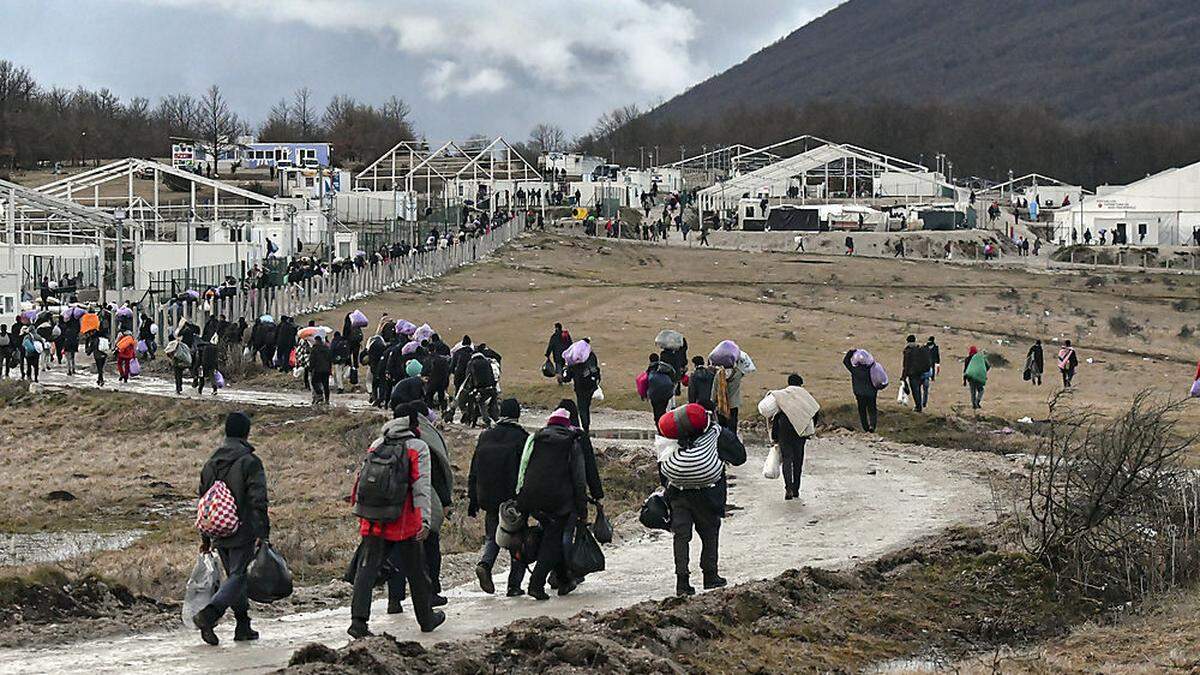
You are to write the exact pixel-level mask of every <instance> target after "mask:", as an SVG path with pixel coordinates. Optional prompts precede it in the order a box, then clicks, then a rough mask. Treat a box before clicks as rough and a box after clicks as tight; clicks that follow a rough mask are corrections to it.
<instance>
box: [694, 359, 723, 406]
mask: <svg viewBox="0 0 1200 675" xmlns="http://www.w3.org/2000/svg"><path fill="white" fill-rule="evenodd" d="M692 365H693V366H695V367H694V368H693V369H692V374H691V377H690V378H689V379H688V403H699V404H700V405H702V406H704V407H706V408H710V407H712V406H713V397H712V394H713V384H714V383H715V382H716V380H717V373H716V371H715V370H713V369H712V368H710V367H708V366H706V365H704V357H703V356H693V357H692Z"/></svg>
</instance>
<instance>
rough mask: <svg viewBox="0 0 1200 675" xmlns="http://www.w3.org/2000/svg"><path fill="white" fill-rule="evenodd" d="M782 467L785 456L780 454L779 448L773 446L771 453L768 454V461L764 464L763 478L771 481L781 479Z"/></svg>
mask: <svg viewBox="0 0 1200 675" xmlns="http://www.w3.org/2000/svg"><path fill="white" fill-rule="evenodd" d="M782 467H783V455H782V454H781V453H780V452H779V446H778V445H772V446H771V451H770V452H768V453H767V461H765V462H763V478H768V479H770V480H775V479H776V478H779V474H780V473H781V468H782Z"/></svg>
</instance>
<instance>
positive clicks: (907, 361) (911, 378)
mask: <svg viewBox="0 0 1200 675" xmlns="http://www.w3.org/2000/svg"><path fill="white" fill-rule="evenodd" d="M932 367H933V364H931V363H930V360H929V350H928V349H926V348H925V345H919V344H917V336H915V335H909V336H908V338H907V339H906V340H905V345H904V372H903V377H904V382H905V383H906V384H907V385H908V393H909V395H910V396H912V400H913V405H914V407H915V408H916V411H917V412H921V411H922V410H924V409H925V396H924V393H923V392H924V390H925V388H924V386H923V385H924V380H925V378H926V377H927V376H928V375H929V370H930V369H931V368H932Z"/></svg>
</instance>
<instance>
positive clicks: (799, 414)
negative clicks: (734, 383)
mask: <svg viewBox="0 0 1200 675" xmlns="http://www.w3.org/2000/svg"><path fill="white" fill-rule="evenodd" d="M787 384H788V386H786V387H784V388H783V389H777V390H774V391H769V392H767V395H766V396H764V397H763V400H762V401H760V402H759V404H758V412H759V413H761V414H762V415H763V416H764V417H766V418H767V425H768V427H769V429H770V436H771V440H772V441H773V442H774V443H775V444H776V445H778V446H779V454H780V458H781V460H782V469H783V486H784V488H783V489H784V494H783V498H784V500H791V499H799V498H800V473H801V471H802V470H803V468H804V445H805V444H806V443H807V442H808V439H809V438H811V437H812V436H813V435H814V434H816V417H817V415H818V413H820V412H821V406H820V404H818V403H817V400H816V399H815V398H813V397H812V394H810V393H808V390H806V389H805V388H804V378H802V377H800V376H799V375H797V374H796V373H792V374H791V375H788V378H787Z"/></svg>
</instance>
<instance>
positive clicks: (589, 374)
mask: <svg viewBox="0 0 1200 675" xmlns="http://www.w3.org/2000/svg"><path fill="white" fill-rule="evenodd" d="M583 341H584V342H587V343H588V344H589V345H590V344H591V343H592V340H591V338H586V337H585V338H583ZM565 379H567V380H569V381H570V382H571V384H572V386H573V387H574V389H575V404H576V405H577V406H578V407H579V424H580V426H581V427H583V430H584V431H585V432H586V431H589V430H591V428H592V397H593V396H595V395H596V390H597V389H599V388H600V361H599V359H597V358H596V352H595V351H594V350H593V351H592V353H591V354H589V355H588V357H587V359H585V360H584V361H583V362H582V363H576V364H575V365H572V366H568V367H567V375H566V378H565Z"/></svg>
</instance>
